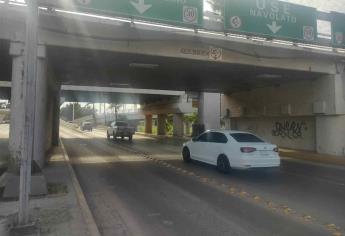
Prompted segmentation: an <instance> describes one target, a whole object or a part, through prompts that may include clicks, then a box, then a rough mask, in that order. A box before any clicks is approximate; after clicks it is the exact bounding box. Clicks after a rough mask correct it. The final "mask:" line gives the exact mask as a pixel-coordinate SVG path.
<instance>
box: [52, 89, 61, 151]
mask: <svg viewBox="0 0 345 236" xmlns="http://www.w3.org/2000/svg"><path fill="white" fill-rule="evenodd" d="M52 135H53V137H52V145H53V146H55V147H57V146H59V137H60V86H59V88H58V90H57V91H56V92H55V96H54V101H53V134H52Z"/></svg>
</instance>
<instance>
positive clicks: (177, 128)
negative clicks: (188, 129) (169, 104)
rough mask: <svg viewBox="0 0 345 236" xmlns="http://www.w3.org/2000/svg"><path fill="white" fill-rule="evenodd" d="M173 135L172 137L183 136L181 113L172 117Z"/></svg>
mask: <svg viewBox="0 0 345 236" xmlns="http://www.w3.org/2000/svg"><path fill="white" fill-rule="evenodd" d="M173 130H174V131H173V135H174V137H183V135H184V132H183V131H184V127H183V114H182V113H178V114H174V117H173Z"/></svg>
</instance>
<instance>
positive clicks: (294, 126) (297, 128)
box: [272, 121, 308, 139]
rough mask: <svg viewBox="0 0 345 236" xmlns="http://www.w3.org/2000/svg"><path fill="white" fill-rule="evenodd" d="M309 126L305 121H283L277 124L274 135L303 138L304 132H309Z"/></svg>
mask: <svg viewBox="0 0 345 236" xmlns="http://www.w3.org/2000/svg"><path fill="white" fill-rule="evenodd" d="M307 130H308V126H307V124H306V123H305V122H304V121H283V122H275V126H274V128H273V130H272V135H273V136H276V137H282V138H289V139H298V138H302V135H303V131H304V132H305V131H307Z"/></svg>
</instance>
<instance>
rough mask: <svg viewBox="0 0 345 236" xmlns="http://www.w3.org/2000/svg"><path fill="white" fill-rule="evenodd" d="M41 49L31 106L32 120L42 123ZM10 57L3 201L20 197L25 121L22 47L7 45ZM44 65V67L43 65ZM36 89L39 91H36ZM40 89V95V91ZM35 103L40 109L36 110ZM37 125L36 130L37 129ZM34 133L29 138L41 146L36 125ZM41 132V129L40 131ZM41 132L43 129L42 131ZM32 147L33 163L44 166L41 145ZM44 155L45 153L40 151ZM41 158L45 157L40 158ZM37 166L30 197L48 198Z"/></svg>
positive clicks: (2, 186)
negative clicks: (8, 127)
mask: <svg viewBox="0 0 345 236" xmlns="http://www.w3.org/2000/svg"><path fill="white" fill-rule="evenodd" d="M41 50H42V49H38V57H39V59H38V65H37V66H38V68H37V74H38V76H39V78H38V83H37V87H36V96H37V97H38V100H34V101H32V102H34V103H35V105H36V107H35V120H36V121H37V119H39V120H41V121H42V120H44V119H43V117H42V114H43V111H44V109H43V107H42V106H41V105H43V106H44V107H45V105H46V103H44V99H43V98H42V97H41V96H42V93H43V94H44V93H45V92H46V91H45V90H44V86H43V85H42V83H45V82H44V81H42V80H44V79H46V78H45V62H43V61H42V60H41V58H44V57H43V54H41V53H42V51H41ZM10 55H11V56H12V57H13V63H12V94H11V124H10V140H9V150H10V155H11V158H10V161H9V167H8V170H7V171H6V172H5V173H4V174H3V175H2V176H1V178H0V187H1V188H3V193H2V197H3V198H18V196H19V181H20V180H19V172H20V164H19V163H20V160H21V157H22V150H23V136H24V119H25V117H26V116H25V101H24V100H23V99H24V93H25V91H24V44H23V43H20V42H14V43H11V45H10ZM42 62H43V63H42ZM38 89H39V90H38ZM41 89H42V90H43V91H41ZM36 103H38V104H39V105H38V106H37V104H36ZM37 125H38V126H37ZM35 126H36V128H35V131H34V134H33V136H34V137H32V138H33V139H34V142H35V143H36V144H37V142H40V141H42V142H43V143H44V138H43V140H41V139H42V130H41V129H38V130H37V127H40V126H42V124H41V123H39V124H38V123H37V122H35ZM40 128H41V127H40ZM43 128H44V127H43ZM35 143H34V147H33V152H34V160H38V161H39V162H38V164H39V165H40V164H41V163H44V159H43V161H42V159H38V158H42V157H40V156H41V155H42V150H44V148H45V146H44V144H41V145H35ZM43 153H44V151H43ZM43 157H44V155H43ZM37 169H38V168H37V166H36V165H33V170H34V171H35V175H32V177H31V187H30V190H31V191H30V195H31V196H41V195H45V194H47V192H48V190H47V182H46V180H45V177H44V175H43V174H42V173H41V172H39V171H37Z"/></svg>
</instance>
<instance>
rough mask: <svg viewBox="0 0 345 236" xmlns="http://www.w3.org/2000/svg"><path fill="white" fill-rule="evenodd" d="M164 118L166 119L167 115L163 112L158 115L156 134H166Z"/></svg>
mask: <svg viewBox="0 0 345 236" xmlns="http://www.w3.org/2000/svg"><path fill="white" fill-rule="evenodd" d="M166 120H167V115H164V114H159V115H158V125H157V134H158V135H166Z"/></svg>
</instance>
